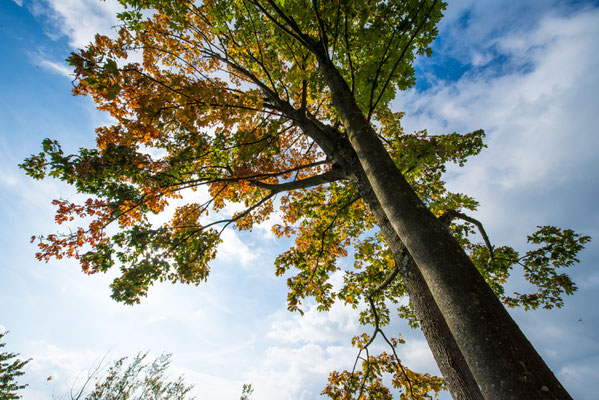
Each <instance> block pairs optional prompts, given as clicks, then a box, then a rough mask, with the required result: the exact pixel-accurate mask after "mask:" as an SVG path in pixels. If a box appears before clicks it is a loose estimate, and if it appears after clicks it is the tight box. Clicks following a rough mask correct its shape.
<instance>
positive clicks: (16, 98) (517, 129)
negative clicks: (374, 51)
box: [0, 0, 599, 400]
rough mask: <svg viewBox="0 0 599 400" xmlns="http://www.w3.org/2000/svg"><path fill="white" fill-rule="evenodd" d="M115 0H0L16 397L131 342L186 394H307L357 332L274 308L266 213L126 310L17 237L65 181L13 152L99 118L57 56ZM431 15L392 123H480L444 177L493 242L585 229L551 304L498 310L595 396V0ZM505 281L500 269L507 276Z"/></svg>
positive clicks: (426, 364) (7, 269)
mask: <svg viewBox="0 0 599 400" xmlns="http://www.w3.org/2000/svg"><path fill="white" fill-rule="evenodd" d="M118 9H119V8H118V5H117V4H116V2H115V1H106V2H101V1H97V0H2V1H1V2H0V37H2V38H3V39H2V40H0V57H1V58H2V63H0V93H2V96H0V221H2V224H1V226H0V254H2V255H3V256H2V257H1V258H0V330H9V331H10V333H9V334H8V335H7V336H6V342H7V343H8V344H7V346H6V347H5V349H6V350H8V351H12V352H18V353H21V356H22V358H31V359H32V361H31V362H30V363H29V364H28V366H27V368H26V374H25V375H24V377H23V379H22V382H23V383H27V384H28V385H29V386H28V387H27V388H26V389H25V390H24V391H23V392H22V394H23V397H24V399H27V400H48V399H52V398H60V397H61V396H63V395H64V394H66V393H67V392H68V390H69V389H70V388H71V387H73V386H77V382H81V380H82V377H84V376H85V374H86V371H88V370H89V368H90V367H92V366H93V365H94V364H95V363H97V362H98V361H99V360H101V359H102V358H103V357H104V356H105V355H106V354H108V355H107V356H106V357H107V359H109V360H110V359H115V358H119V357H121V356H124V355H129V356H131V355H135V354H137V353H138V352H140V351H141V352H144V351H149V352H150V354H151V355H154V356H156V355H159V354H161V353H163V352H167V353H172V354H173V358H172V373H173V374H174V375H179V374H184V375H185V378H186V381H187V382H189V383H193V384H194V385H195V389H194V393H195V395H196V396H197V398H201V399H210V400H211V399H215V400H219V399H235V398H239V395H240V393H241V387H242V385H243V383H251V384H252V385H253V386H254V388H255V392H254V398H255V399H259V400H269V399H305V400H308V399H315V398H318V397H319V393H320V391H321V390H322V388H323V387H324V386H325V384H326V378H327V375H328V372H329V371H331V370H334V369H336V370H343V369H350V368H351V365H352V363H353V360H354V358H355V355H356V353H355V350H354V349H352V348H351V346H350V339H351V337H352V336H354V335H356V334H359V333H361V332H363V331H364V330H365V328H364V327H361V326H359V324H358V323H357V317H356V312H355V311H353V310H351V309H349V308H346V307H344V306H342V305H336V306H334V307H333V309H332V311H331V312H329V313H327V314H324V313H318V312H317V311H316V308H315V307H313V306H312V305H310V304H309V305H308V307H306V313H305V315H304V316H303V317H300V316H299V315H297V314H291V313H289V312H287V311H286V285H285V281H284V279H280V278H276V277H275V276H274V267H273V265H274V259H275V257H276V256H277V255H278V254H279V253H281V252H283V251H284V250H285V249H286V248H287V247H288V246H289V245H290V242H288V241H285V240H275V239H274V238H273V236H272V234H270V232H269V230H268V226H264V227H263V228H264V229H256V230H254V232H252V233H251V234H248V233H238V232H234V231H226V233H225V241H224V243H223V247H222V248H221V250H220V253H219V256H218V258H217V259H216V261H215V262H214V263H213V267H212V272H211V276H210V278H209V280H208V282H206V283H205V284H202V285H201V286H199V287H195V286H183V285H170V284H162V285H156V286H154V287H153V288H152V289H151V291H150V293H149V296H148V297H147V298H146V299H145V300H143V301H142V303H141V304H140V305H136V306H134V307H130V306H125V305H122V304H118V303H116V302H114V301H113V300H111V299H110V290H109V288H108V285H109V283H110V281H111V277H110V275H107V276H103V275H102V276H99V275H95V276H91V277H90V276H85V275H83V274H82V273H80V272H79V271H80V269H79V267H78V266H77V265H76V263H74V262H72V261H68V260H61V261H51V262H49V263H47V264H46V263H40V262H38V261H36V260H35V257H34V254H35V251H36V249H35V246H34V245H33V244H30V243H29V238H30V237H31V236H32V235H35V234H39V233H50V232H54V231H56V230H57V227H56V226H55V225H54V224H53V214H54V208H53V206H52V205H51V204H50V202H51V201H52V199H55V198H67V197H68V198H73V197H76V194H75V193H74V192H73V189H72V188H70V187H68V186H66V185H63V184H61V183H58V182H54V181H43V182H38V181H32V180H30V179H29V178H27V177H26V176H25V175H24V173H23V172H22V171H21V170H19V169H18V167H17V164H18V163H20V162H22V160H23V159H24V158H25V157H27V156H28V155H29V154H31V153H34V152H37V151H39V146H40V143H41V141H42V140H43V139H44V138H46V137H50V138H53V139H58V140H59V141H60V142H61V143H62V144H63V146H64V147H65V149H66V150H67V151H69V150H71V151H74V150H76V149H77V148H79V147H85V146H90V145H92V144H93V131H94V128H95V127H98V126H101V125H103V124H108V123H109V119H108V118H107V116H106V115H103V114H101V113H100V112H98V111H96V110H95V108H94V105H93V103H92V102H91V101H90V100H89V99H86V98H81V97H77V98H75V97H73V96H72V95H71V93H70V89H71V80H72V76H70V75H69V74H70V70H69V67H68V66H67V64H66V63H65V62H64V59H65V58H66V57H68V55H69V54H70V52H72V51H75V50H76V49H77V48H80V47H82V46H85V45H86V44H87V43H88V42H89V41H90V40H91V38H92V37H93V35H94V34H95V33H96V32H102V33H109V32H111V27H112V26H113V25H115V23H116V19H115V14H116V12H118ZM445 14H446V15H445V18H444V19H443V20H442V22H441V24H440V26H439V32H440V34H439V38H438V39H437V41H436V42H435V43H434V47H433V50H434V54H433V56H432V57H431V58H421V59H418V61H417V63H416V71H417V78H418V80H417V84H416V86H415V87H414V88H412V89H410V90H408V91H406V92H402V93H399V94H398V96H397V98H396V100H394V102H393V107H394V109H395V110H398V111H404V112H405V113H406V116H405V117H404V127H405V129H406V131H415V130H422V129H427V130H428V131H429V132H430V133H434V134H442V133H450V132H454V131H455V132H463V133H465V132H470V131H474V130H477V129H484V130H485V132H486V134H487V145H488V148H487V149H485V150H484V151H483V152H482V153H481V154H480V155H479V156H477V157H476V158H474V159H472V160H471V161H469V162H468V163H467V164H466V166H465V167H464V168H458V167H456V166H452V167H450V168H449V170H448V173H447V174H446V176H445V179H446V181H447V184H448V186H449V187H450V188H451V189H452V190H453V191H458V192H463V193H467V194H469V195H471V196H473V197H475V198H476V199H477V200H479V201H480V203H481V207H480V209H479V210H478V211H477V212H476V213H475V214H474V216H476V217H477V218H478V219H479V220H481V221H483V223H484V224H485V227H486V229H487V232H488V233H489V236H490V237H491V240H492V242H493V243H494V244H497V245H499V244H506V245H511V246H513V247H514V248H516V249H519V250H522V251H525V250H526V249H527V245H526V240H525V237H526V235H527V234H530V233H532V232H533V231H534V230H535V229H536V226H537V225H547V224H551V225H557V226H561V227H564V228H571V229H574V230H576V231H578V232H580V233H583V234H586V235H590V236H592V237H593V241H592V242H591V243H589V244H588V245H587V248H586V249H585V250H584V251H583V252H582V253H581V254H580V257H579V258H580V263H579V264H578V265H576V266H575V267H573V268H572V269H571V271H570V273H571V275H572V277H573V279H574V280H575V282H576V283H577V285H578V287H579V290H578V291H577V292H576V293H575V295H574V296H569V297H568V298H567V299H566V304H565V306H564V307H563V308H561V309H557V310H535V311H529V312H524V311H522V310H510V313H511V314H512V316H513V317H514V318H515V320H516V321H517V323H518V324H519V325H520V327H521V328H522V330H523V331H524V333H525V334H526V335H527V337H528V338H529V339H530V340H531V342H532V343H533V345H534V346H535V347H536V349H537V350H538V351H539V352H540V354H541V355H542V357H543V358H544V359H545V361H546V362H547V363H548V364H549V366H550V367H551V368H552V370H553V371H554V372H555V373H556V375H557V376H558V378H559V379H560V380H561V382H562V383H563V384H564V385H565V387H566V388H567V389H568V390H569V391H570V393H571V394H572V396H573V397H574V398H576V399H589V400H590V399H593V398H596V395H595V389H594V386H595V383H596V382H597V380H598V379H599V334H598V333H597V332H599V307H597V304H599V290H598V289H599V270H598V269H597V265H598V261H599V210H598V208H597V207H596V204H597V199H598V198H599V157H598V150H597V149H598V148H599V132H598V128H597V127H598V126H599V114H598V111H599V95H598V93H599V3H598V2H597V1H563V0H562V1H557V0H555V1H552V0H529V1H525V2H522V1H515V0H509V1H503V2H496V1H492V0H455V1H451V2H450V5H449V6H448V8H447V11H446V13H445ZM343 262H351V261H350V260H345V261H343ZM336 279H340V276H336ZM522 287H524V283H523V282H522V280H521V279H519V278H518V277H514V279H512V280H511V281H510V282H509V288H511V289H512V290H518V289H519V288H522ZM366 331H369V330H368V329H367V328H366ZM388 331H389V332H392V333H393V334H395V333H398V332H401V334H403V336H404V337H405V338H406V339H407V343H406V344H405V345H402V346H400V348H399V356H400V358H401V359H402V361H403V362H404V363H405V364H406V365H408V366H409V367H410V368H412V369H415V370H418V371H423V372H436V371H437V370H436V366H435V364H434V361H433V358H432V356H431V354H430V352H429V350H428V347H427V345H426V342H425V341H424V338H423V337H422V335H421V334H420V333H419V332H418V331H414V330H411V329H410V328H409V327H408V326H407V325H406V324H405V323H403V322H401V321H395V322H394V323H393V324H392V325H391V326H390V327H389V328H388ZM50 376H51V377H52V379H51V380H48V379H47V378H48V377H50ZM443 398H448V397H447V396H444V397H443Z"/></svg>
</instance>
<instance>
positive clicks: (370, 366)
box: [322, 334, 445, 400]
mask: <svg viewBox="0 0 599 400" xmlns="http://www.w3.org/2000/svg"><path fill="white" fill-rule="evenodd" d="M390 341H391V342H392V345H393V347H392V349H393V355H390V354H387V353H385V352H382V353H381V354H379V355H377V356H370V355H369V354H368V352H367V351H366V354H367V356H366V357H365V358H359V359H361V361H362V369H361V370H358V371H356V366H354V370H353V371H351V372H350V371H343V372H337V371H333V372H332V373H331V374H330V375H329V381H328V384H327V386H326V387H325V389H324V390H323V391H322V394H324V395H327V396H329V397H330V398H332V399H339V400H350V399H360V400H361V399H393V398H394V397H393V395H392V392H391V390H390V389H389V388H388V387H387V385H386V384H385V383H384V377H385V375H390V377H391V386H392V387H393V388H395V389H398V390H399V398H400V399H401V400H408V399H412V400H415V399H432V398H434V397H432V396H431V393H433V394H434V396H436V395H438V394H439V392H440V391H442V390H445V386H444V383H443V379H442V378H439V377H437V376H434V375H430V374H420V373H417V372H414V371H412V370H410V369H408V368H406V367H404V366H403V365H401V362H400V361H399V359H398V358H397V355H396V354H395V350H394V348H395V347H396V346H397V345H398V344H400V343H404V341H403V339H402V338H401V337H400V338H398V339H391V340H390ZM370 342H371V338H370V337H368V335H366V334H363V335H361V336H357V337H355V338H354V339H353V340H352V344H353V345H354V346H357V347H358V348H359V349H360V351H362V350H364V349H366V346H367V344H368V343H370ZM357 361H358V359H357V360H356V362H357Z"/></svg>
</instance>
